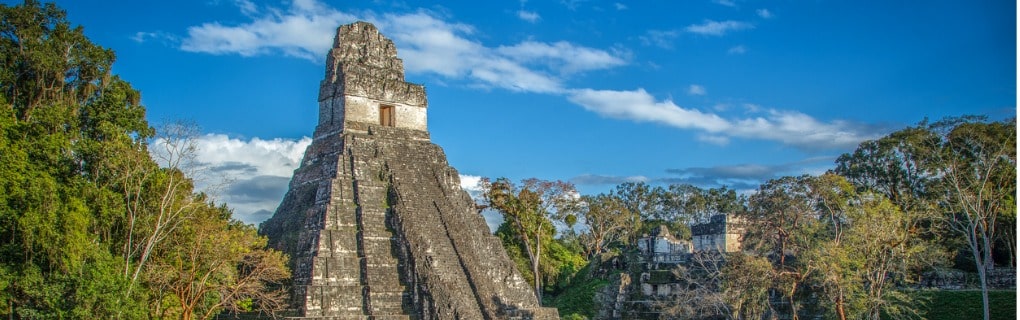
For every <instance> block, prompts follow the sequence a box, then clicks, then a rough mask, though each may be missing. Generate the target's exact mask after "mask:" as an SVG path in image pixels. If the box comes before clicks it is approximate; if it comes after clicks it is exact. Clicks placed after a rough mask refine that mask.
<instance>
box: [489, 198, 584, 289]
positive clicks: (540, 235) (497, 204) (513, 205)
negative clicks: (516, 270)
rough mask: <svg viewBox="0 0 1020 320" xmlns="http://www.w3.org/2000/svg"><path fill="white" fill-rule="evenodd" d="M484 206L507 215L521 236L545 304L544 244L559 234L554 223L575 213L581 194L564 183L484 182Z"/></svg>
mask: <svg viewBox="0 0 1020 320" xmlns="http://www.w3.org/2000/svg"><path fill="white" fill-rule="evenodd" d="M481 186H482V189H483V190H484V192H483V199H484V201H485V203H484V206H486V207H489V208H492V209H494V210H496V211H498V212H499V213H500V214H502V215H503V218H504V219H505V220H506V223H507V224H508V225H509V226H510V227H511V228H512V229H513V234H515V235H517V237H518V240H520V244H521V246H522V248H523V249H524V251H525V254H526V256H527V257H528V261H530V262H531V271H532V274H533V275H534V277H535V283H534V285H535V295H536V296H537V297H538V300H539V301H541V300H542V283H541V282H542V281H541V279H542V277H541V274H542V273H541V271H540V268H539V267H540V261H541V259H542V256H543V252H544V251H543V248H542V246H543V243H547V242H548V241H550V240H551V239H552V236H553V235H554V234H555V231H556V227H555V226H554V225H553V223H552V220H550V218H552V219H556V220H561V219H562V217H565V216H567V214H569V213H571V212H572V210H574V208H575V206H576V203H577V192H576V191H575V190H574V186H573V185H571V184H569V183H566V182H562V181H543V180H538V179H534V178H532V179H525V180H523V181H521V184H520V185H516V184H514V183H513V182H512V181H510V180H509V179H506V178H499V179H496V180H495V181H491V180H489V179H487V178H486V179H482V181H481Z"/></svg>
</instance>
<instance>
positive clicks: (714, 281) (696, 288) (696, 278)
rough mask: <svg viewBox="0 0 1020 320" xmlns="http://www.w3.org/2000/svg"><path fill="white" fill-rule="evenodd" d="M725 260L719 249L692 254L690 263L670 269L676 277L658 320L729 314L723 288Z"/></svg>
mask: <svg viewBox="0 0 1020 320" xmlns="http://www.w3.org/2000/svg"><path fill="white" fill-rule="evenodd" d="M723 268H724V262H723V259H722V256H721V254H720V253H718V252H698V253H694V254H693V255H692V256H691V258H690V260H689V263H687V264H679V265H677V266H676V268H674V269H673V277H674V278H675V279H677V281H676V284H675V285H674V288H675V290H673V291H672V292H671V293H670V295H669V296H668V297H666V299H667V300H666V301H660V302H659V306H660V307H661V308H662V313H661V314H660V315H659V318H660V319H720V318H725V317H727V316H729V315H731V314H732V310H731V309H730V304H729V303H727V301H726V295H725V294H724V292H723V290H722V283H723V282H724V280H723V276H724V272H723Z"/></svg>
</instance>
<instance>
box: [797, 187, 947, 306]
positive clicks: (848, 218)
mask: <svg viewBox="0 0 1020 320" xmlns="http://www.w3.org/2000/svg"><path fill="white" fill-rule="evenodd" d="M812 180H813V181H812V183H811V189H812V191H811V193H812V196H813V197H814V198H815V199H816V200H815V203H816V210H818V212H819V215H818V217H819V219H820V220H821V221H822V225H824V226H825V227H824V230H823V231H822V232H820V233H819V235H820V236H822V237H824V240H825V241H823V242H821V243H820V244H819V245H818V246H815V247H813V248H811V249H809V250H808V251H806V252H805V254H804V255H803V256H802V257H801V259H805V260H809V261H812V262H813V264H814V266H813V267H814V268H816V269H817V270H818V271H817V272H816V273H815V276H816V277H815V279H814V280H815V281H816V283H817V284H816V286H818V287H820V288H821V289H822V290H821V291H822V292H821V295H820V296H822V297H824V298H826V299H828V300H829V301H828V302H829V303H828V304H826V305H828V306H830V307H829V308H828V309H829V310H830V311H832V312H833V313H834V317H835V318H839V319H879V318H881V316H882V315H883V314H885V315H888V316H891V317H895V318H901V317H915V316H917V313H918V304H919V303H918V301H917V299H916V298H915V297H914V296H913V295H910V294H906V293H904V292H902V291H901V290H898V289H897V288H896V287H897V286H902V285H905V284H907V283H909V282H910V280H911V279H912V278H913V277H912V272H913V270H915V269H917V268H918V267H921V266H923V265H925V264H926V263H927V262H928V261H930V259H929V258H930V256H929V255H930V253H931V251H930V250H928V248H929V246H928V242H927V241H926V240H925V239H924V238H922V237H919V236H918V234H917V233H918V231H917V230H918V229H919V228H918V224H919V223H920V222H921V221H922V217H923V216H922V215H919V214H917V213H913V212H909V211H903V210H902V209H901V208H900V207H899V206H897V205H895V204H893V203H892V202H891V201H890V200H888V199H887V198H885V197H884V196H882V195H880V194H875V193H872V192H864V193H858V192H857V191H856V190H855V188H854V186H853V185H851V184H850V183H849V182H848V181H847V180H845V179H844V178H843V177H840V176H837V175H834V174H826V175H822V176H820V177H817V178H814V179H812Z"/></svg>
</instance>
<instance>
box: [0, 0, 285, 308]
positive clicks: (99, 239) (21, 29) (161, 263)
mask: <svg viewBox="0 0 1020 320" xmlns="http://www.w3.org/2000/svg"><path fill="white" fill-rule="evenodd" d="M114 60H115V55H114V52H113V51H112V50H109V49H106V48H103V47H101V46H98V45H96V44H94V43H92V42H90V41H89V39H87V38H86V37H85V35H84V34H83V32H82V28H81V27H74V26H72V25H71V24H70V23H69V22H68V21H67V20H66V19H65V14H64V12H63V11H62V10H61V9H59V8H57V7H56V6H55V5H53V4H45V5H43V4H40V3H38V2H36V1H26V2H25V3H24V4H23V5H18V6H13V7H9V6H6V5H3V6H0V63H2V67H0V106H2V107H0V239H3V240H2V241H0V315H3V317H4V318H8V317H10V318H23V319H118V318H120V319H140V318H180V319H191V318H202V319H207V318H210V317H211V316H213V315H216V314H218V313H219V312H221V311H223V310H235V311H256V310H261V311H272V310H275V309H278V308H279V307H280V306H281V303H282V301H283V298H284V294H285V292H283V291H281V290H280V287H279V284H280V283H281V282H282V281H284V280H285V279H287V278H289V271H288V270H287V268H286V257H285V256H283V255H282V254H280V253H279V252H275V251H271V250H267V249H265V242H266V240H265V239H264V238H262V237H260V236H258V235H257V233H256V230H255V228H254V227H253V226H250V225H245V224H243V223H241V222H239V221H237V220H234V219H232V218H231V212H230V210H229V209H228V208H226V207H225V206H222V205H217V204H215V203H213V202H212V201H210V200H209V198H208V197H207V196H206V195H203V194H201V193H196V192H195V190H194V189H193V188H194V183H193V181H192V180H191V178H190V176H191V175H190V174H193V172H191V171H192V170H193V169H195V166H194V151H195V150H194V148H195V146H194V138H195V136H194V134H195V133H196V132H197V131H196V130H195V129H194V128H193V127H192V126H188V125H186V124H180V123H168V124H165V125H161V126H159V127H158V128H154V127H153V126H152V125H150V124H149V123H148V122H147V121H146V119H145V108H144V107H143V106H142V105H140V104H139V102H140V100H141V96H140V93H139V92H138V91H137V90H135V89H134V88H132V87H131V84H130V83H128V82H127V81H124V80H123V79H120V78H119V77H117V76H116V75H114V74H112V73H111V71H110V70H111V66H112V64H113V62H114Z"/></svg>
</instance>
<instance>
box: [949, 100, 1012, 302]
mask: <svg viewBox="0 0 1020 320" xmlns="http://www.w3.org/2000/svg"><path fill="white" fill-rule="evenodd" d="M931 128H932V129H933V131H934V132H936V133H938V134H939V136H940V138H941V139H939V141H938V142H939V144H938V145H935V146H932V147H933V149H934V152H932V153H931V160H930V170H931V171H932V172H933V173H934V174H935V176H937V177H938V180H937V181H938V182H937V184H938V186H937V191H936V193H937V194H938V198H937V199H938V200H939V202H940V204H942V205H943V206H944V207H945V208H946V209H948V211H949V213H950V216H948V217H947V219H946V221H947V225H948V226H949V227H950V228H952V229H953V230H955V231H956V232H958V233H959V234H961V235H963V236H964V238H965V239H966V243H967V245H968V247H969V249H970V252H971V256H972V258H973V259H974V264H975V266H976V267H977V271H978V277H979V278H980V281H981V299H982V302H983V305H984V319H985V320H987V319H988V318H989V310H988V276H987V275H988V271H989V270H992V269H993V268H994V267H995V261H994V260H993V256H992V254H993V249H994V248H993V245H994V242H995V238H996V237H997V236H998V234H999V233H1001V232H1002V230H997V227H998V223H999V221H1000V219H1002V218H1003V217H1014V216H1015V215H1016V206H1015V201H1016V165H1017V164H1016V121H1015V119H1014V120H1013V121H1010V122H992V123H984V122H980V121H974V119H968V118H960V119H948V120H946V121H942V122H938V123H935V124H933V125H932V126H931ZM1013 221H1015V219H1013ZM1012 228H1015V225H1014V226H1012ZM1013 241H1015V239H1013Z"/></svg>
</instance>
